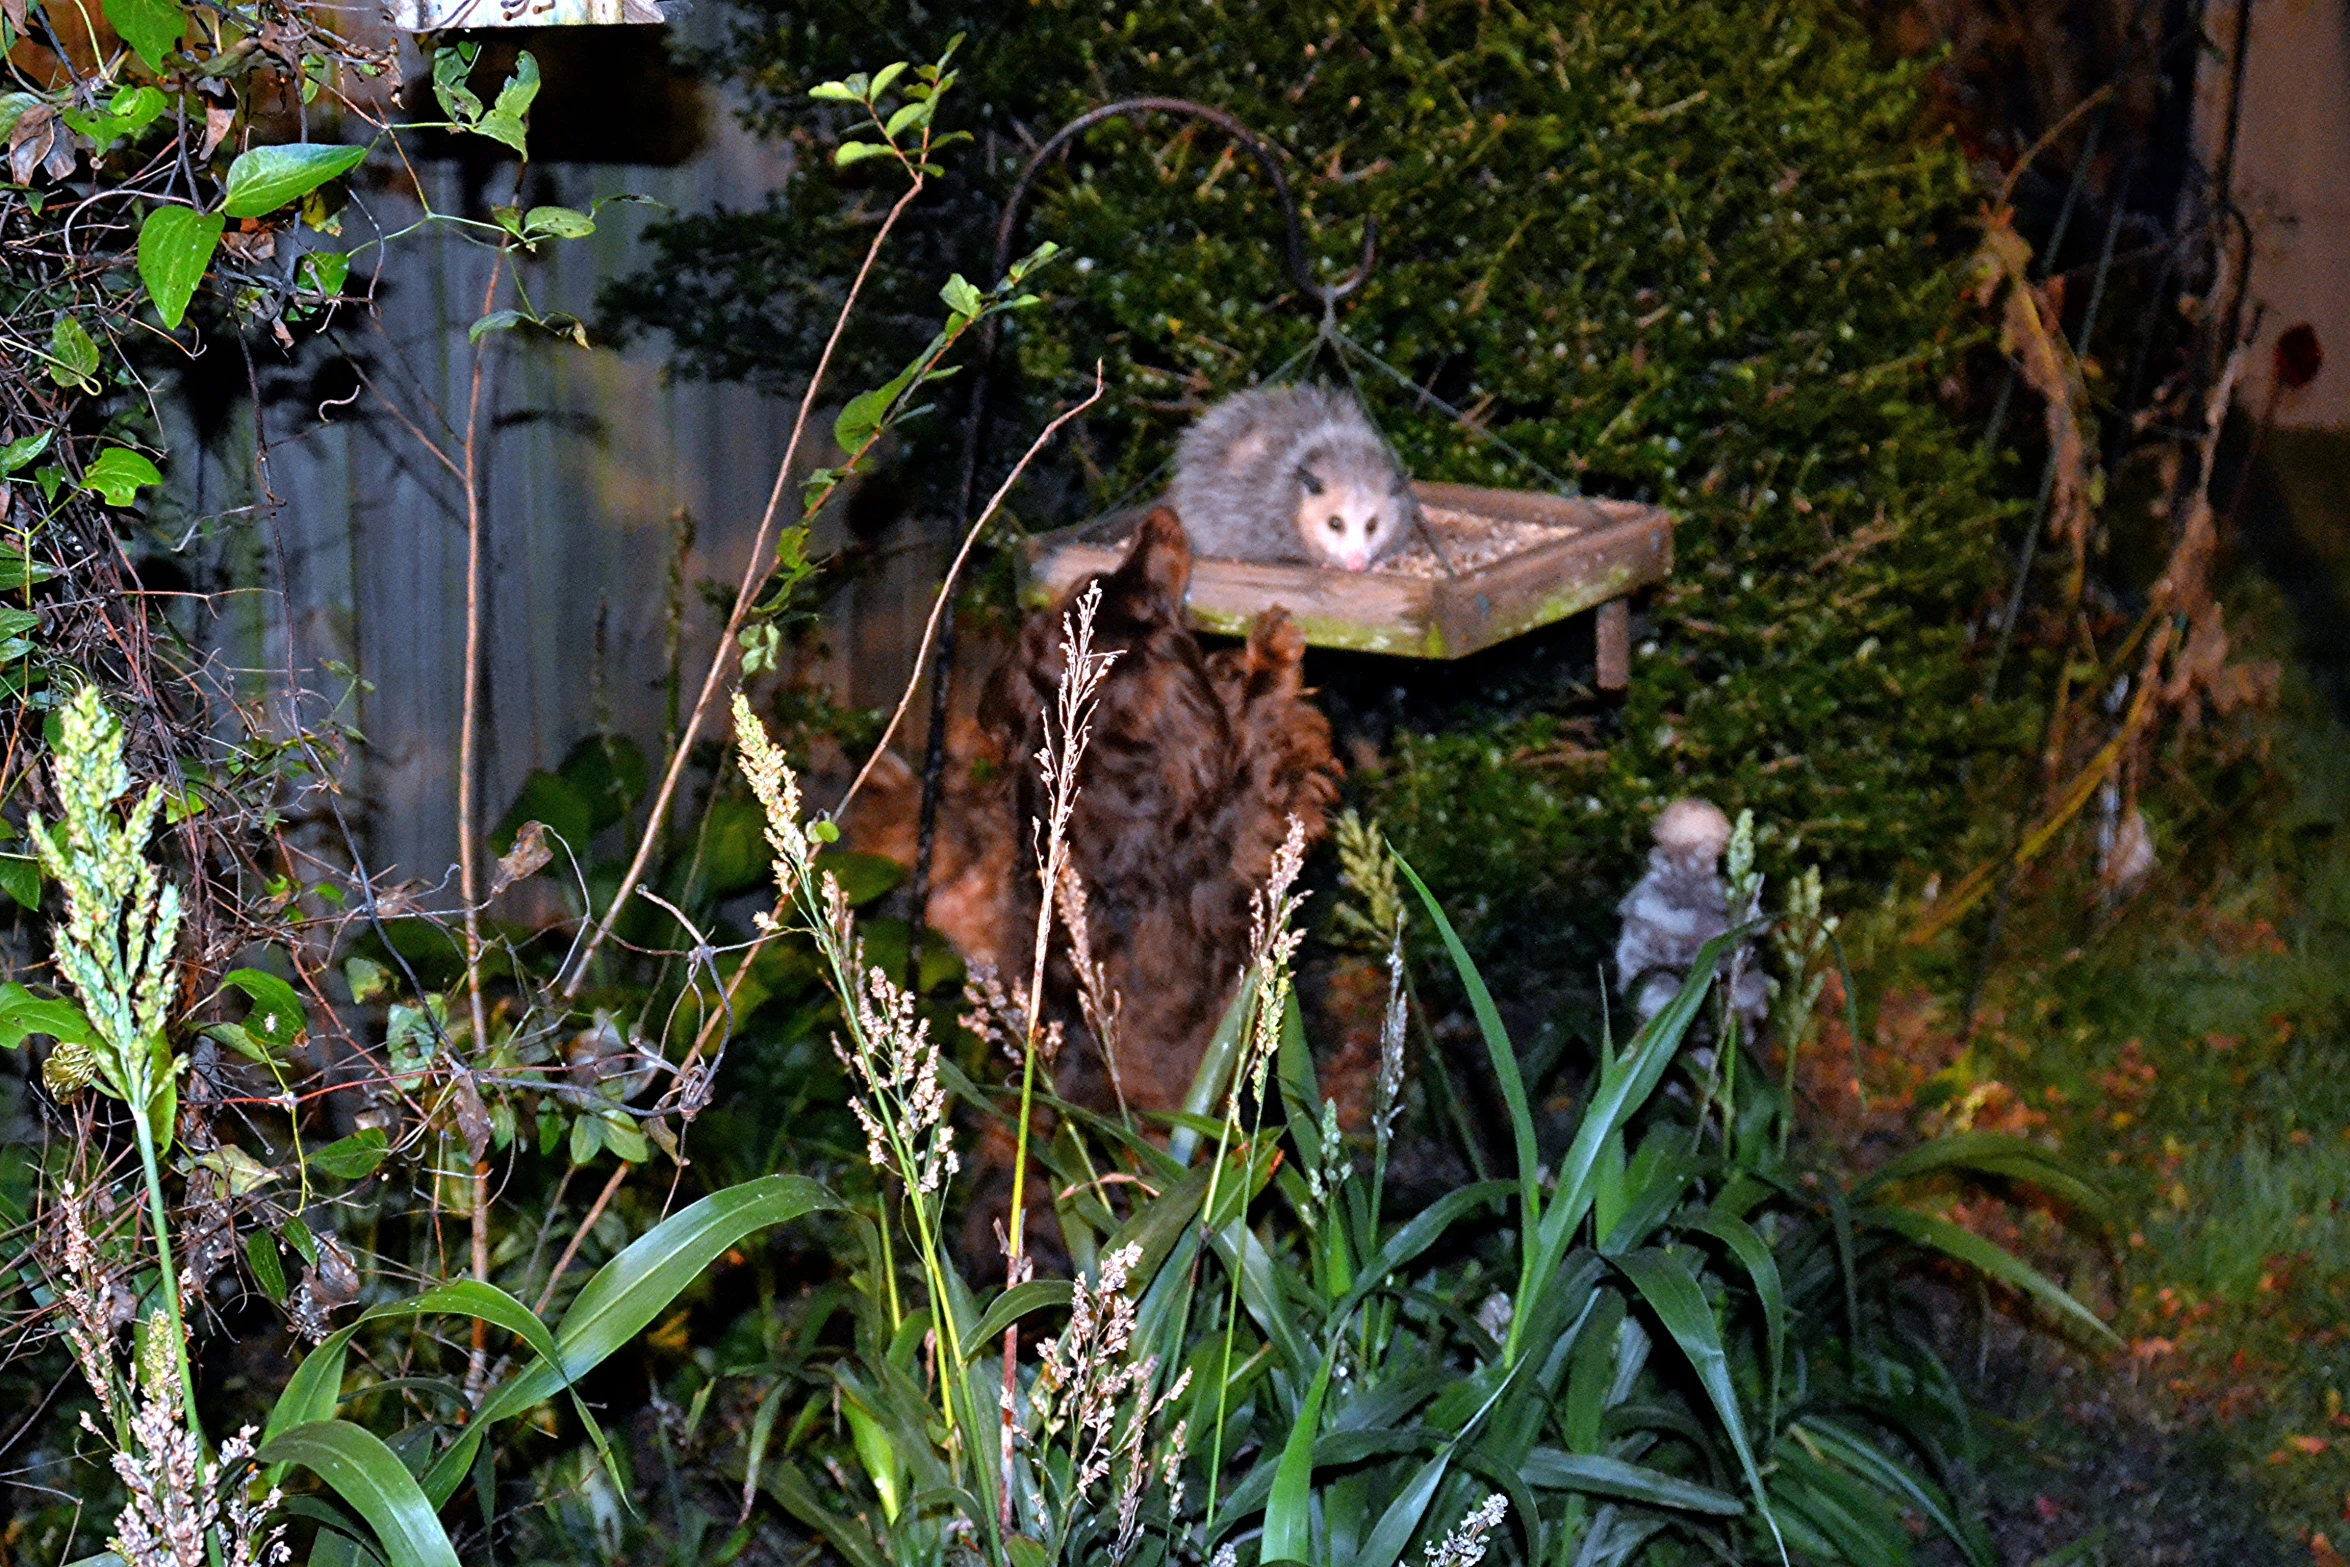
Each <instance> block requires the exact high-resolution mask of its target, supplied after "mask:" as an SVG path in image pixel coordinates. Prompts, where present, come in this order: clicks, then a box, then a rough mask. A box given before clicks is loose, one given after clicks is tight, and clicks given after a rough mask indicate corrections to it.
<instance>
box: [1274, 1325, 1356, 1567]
mask: <svg viewBox="0 0 2350 1567" xmlns="http://www.w3.org/2000/svg"><path fill="white" fill-rule="evenodd" d="M1337 1360H1338V1340H1337V1339H1336V1338H1335V1337H1333V1338H1332V1339H1331V1341H1330V1349H1329V1352H1328V1353H1326V1354H1324V1355H1323V1357H1322V1366H1321V1369H1320V1370H1318V1371H1316V1372H1315V1373H1314V1381H1313V1385H1312V1386H1311V1387H1309V1388H1308V1389H1307V1390H1306V1399H1305V1404H1304V1405H1303V1407H1301V1408H1300V1409H1299V1410H1298V1413H1297V1423H1296V1424H1295V1425H1293V1426H1291V1427H1290V1428H1289V1440H1288V1441H1286V1442H1284V1443H1283V1444H1282V1446H1281V1466H1280V1467H1279V1468H1278V1469H1276V1470H1275V1471H1274V1472H1273V1491H1272V1494H1271V1495H1269V1496H1268V1497H1266V1498H1265V1537H1264V1540H1263V1542H1262V1543H1261V1544H1260V1545H1259V1546H1258V1550H1257V1560H1258V1562H1259V1563H1261V1564H1264V1567H1270V1564H1271V1563H1274V1562H1304V1561H1310V1560H1311V1559H1312V1552H1313V1542H1314V1531H1313V1517H1312V1507H1313V1500H1314V1438H1315V1436H1316V1435H1318V1434H1319V1433H1320V1431H1321V1428H1322V1400H1323V1398H1324V1397H1326V1396H1327V1395H1328V1394H1329V1392H1330V1368H1331V1367H1332V1366H1333V1365H1334V1364H1335V1363H1336V1362H1337Z"/></svg>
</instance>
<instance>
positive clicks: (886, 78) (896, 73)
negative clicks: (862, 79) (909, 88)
mask: <svg viewBox="0 0 2350 1567" xmlns="http://www.w3.org/2000/svg"><path fill="white" fill-rule="evenodd" d="M905 74H906V62H905V61H903V60H892V61H891V62H890V63H889V64H887V65H885V66H883V67H882V68H881V69H880V70H878V71H875V72H874V73H873V81H872V84H871V85H870V86H868V87H867V88H866V89H865V96H866V97H868V98H878V97H880V96H881V95H882V94H883V93H885V92H888V91H889V87H890V83H892V82H894V81H896V80H897V79H898V78H899V77H901V76H903V75H905Z"/></svg>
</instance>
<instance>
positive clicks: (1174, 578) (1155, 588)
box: [1117, 506, 1191, 619]
mask: <svg viewBox="0 0 2350 1567" xmlns="http://www.w3.org/2000/svg"><path fill="white" fill-rule="evenodd" d="M1117 575H1118V576H1119V577H1121V578H1124V579H1126V580H1127V581H1130V582H1136V583H1139V584H1140V585H1141V586H1142V587H1143V588H1144V590H1145V591H1147V592H1149V593H1151V594H1152V595H1154V596H1155V597H1157V598H1158V599H1159V600H1160V605H1161V613H1162V614H1163V615H1165V616H1167V617H1169V618H1174V619H1180V618H1181V616H1182V613H1183V595H1184V592H1185V591H1186V590H1187V589H1188V588H1190V586H1191V535H1190V534H1188V533H1186V532H1185V531H1184V529H1183V519H1182V518H1180V517H1178V516H1176V515H1175V511H1174V508H1173V507H1170V506H1154V507H1152V508H1151V514H1150V515H1149V516H1147V517H1145V518H1143V519H1142V526H1141V527H1140V528H1137V529H1136V530H1135V532H1134V542H1133V544H1131V545H1130V546H1128V548H1127V551H1126V559H1125V560H1124V561H1122V562H1121V563H1120V564H1119V566H1118V571H1117Z"/></svg>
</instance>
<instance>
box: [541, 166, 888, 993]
mask: <svg viewBox="0 0 2350 1567" xmlns="http://www.w3.org/2000/svg"><path fill="white" fill-rule="evenodd" d="M925 183H926V180H925V176H924V175H923V174H922V172H921V169H920V167H919V165H918V164H917V165H916V166H915V172H914V176H913V179H912V181H911V182H910V183H909V184H908V185H907V186H906V189H905V192H904V194H902V195H900V196H899V197H898V199H897V201H896V203H895V204H893V205H892V206H891V207H890V209H889V215H888V216H887V217H885V218H883V219H882V220H881V227H880V228H878V229H876V230H874V233H873V242H872V243H871V244H869V245H867V246H866V247H865V259H864V260H863V261H861V262H859V263H858V264H857V275H856V277H855V278H854V279H853V280H852V281H851V282H850V284H849V291H848V296H847V297H846V298H844V299H843V300H842V301H841V306H840V314H839V315H838V316H836V317H835V318H834V319H833V323H832V334H831V336H829V337H827V338H826V339H825V341H824V352H823V353H822V354H820V355H818V356H817V359H816V368H815V370H814V371H812V372H811V373H810V374H809V376H808V388H807V390H806V391H805V392H803V393H802V394H801V395H800V408H799V412H798V414H797V415H796V416H794V418H793V419H792V427H791V439H790V440H788V441H787V442H785V443H784V449H783V461H782V462H781V463H779V464H777V465H776V469H775V483H774V485H773V486H772V487H771V488H770V489H769V490H768V492H767V509H766V511H765V512H764V513H762V514H761V515H760V518H759V531H758V534H757V536H756V537H755V538H753V539H752V541H751V558H750V560H749V562H748V563H747V564H745V565H744V567H743V580H742V585H741V586H740V587H739V588H737V589H736V590H735V595H734V608H733V609H732V610H730V611H729V612H728V613H727V616H726V625H725V628H724V629H723V630H721V631H720V632H719V635H718V646H717V648H716V649H715V650H714V651H713V652H712V653H711V654H710V667H709V669H708V670H707V671H706V672H705V673H704V674H703V676H702V689H701V691H700V692H699V693H698V694H697V695H696V696H695V697H694V706H693V711H692V712H691V713H690V714H689V715H688V716H687V718H686V721H685V728H684V730H683V731H682V732H681V733H680V734H679V735H678V737H677V747H676V749H675V750H674V751H672V752H671V753H670V755H669V765H668V767H666V768H665V769H663V771H662V774H661V787H660V788H659V789H658V790H657V791H655V793H654V795H653V807H652V810H651V812H650V813H649V814H648V815H647V816H646V818H645V828H644V832H643V834H642V835H641V836H640V837H639V838H638V839H637V846H636V853H635V854H633V855H632V856H630V858H629V862H628V869H627V871H626V872H624V873H623V874H622V876H621V878H620V885H619V886H618V887H617V888H615V889H614V890H613V893H612V901H611V902H610V903H609V904H608V905H607V906H606V907H605V910H604V917H603V919H601V920H599V921H598V922H597V924H596V927H595V929H594V930H593V931H591V932H590V933H589V935H588V939H587V940H586V941H585V942H583V943H581V944H580V948H579V951H578V952H577V953H576V954H574V956H573V957H572V960H571V973H570V975H569V977H568V978H566V979H565V980H564V982H563V986H562V992H561V994H562V998H563V999H564V1000H565V1001H569V1000H571V999H572V998H573V997H575V996H577V995H578V994H579V991H580V987H581V986H583V985H585V984H586V983H587V976H588V968H589V965H590V964H591V963H593V962H594V960H595V956H596V950H597V949H598V948H599V947H601V946H602V945H603V944H604V941H605V939H606V938H607V937H609V936H610V935H611V934H612V926H613V924H614V923H615V922H616V921H617V920H618V919H619V918H620V911H621V910H622V909H624V908H626V907H627V906H628V895H629V894H630V893H631V892H633V891H635V890H636V884H637V882H638V880H639V879H641V878H642V877H643V875H644V873H645V866H646V865H647V864H648V863H649V862H650V861H651V859H652V857H653V850H654V848H655V847H656V846H658V845H659V843H660V841H661V824H662V823H663V822H664V821H665V820H666V819H667V818H668V815H669V802H670V801H671V799H673V798H674V797H675V796H676V793H677V784H678V780H679V779H680V778H681V777H683V776H684V774H685V766H686V760H687V758H688V757H690V756H691V755H692V754H693V748H694V741H695V739H696V738H697V737H698V736H699V735H700V734H701V732H702V722H703V720H704V719H706V718H707V717H709V714H710V704H711V703H712V702H713V701H715V700H716V698H717V695H718V688H719V686H720V685H721V684H723V683H724V681H725V678H726V671H727V668H728V667H729V665H731V664H732V662H733V660H734V649H735V639H736V638H737V637H738V636H739V635H740V634H741V632H742V628H743V623H744V621H746V620H747V619H749V618H750V613H751V606H752V605H754V604H756V603H757V602H758V599H759V590H760V588H761V587H763V586H764V585H765V583H766V581H767V578H768V576H769V574H770V573H771V572H772V571H773V569H774V568H773V565H772V563H771V561H770V559H769V557H770V556H771V555H772V554H773V553H774V549H775V531H776V518H777V516H778V515H779V514H780V512H781V510H782V507H783V494H784V490H785V489H786V488H787V487H788V486H789V485H790V483H791V475H792V468H793V465H794V464H795V463H797V462H798V460H799V455H800V443H801V441H802V440H803V439H805V438H806V436H807V433H808V419H809V416H810V415H811V414H812V413H814V411H815V408H816V397H817V394H818V393H819V392H820V391H822V390H823V387H824V376H825V372H826V371H827V370H829V369H830V368H831V367H832V356H833V353H834V351H835V350H836V349H838V348H839V346H840V340H841V336H842V334H843V333H845V332H846V331H847V330H848V325H849V318H850V316H851V315H853V314H854V313H855V311H856V308H857V300H858V298H859V297H860V296H861V295H862V294H863V293H864V291H865V283H866V281H867V279H869V278H870V277H871V276H872V275H873V267H874V264H875V263H876V262H877V261H879V260H880V258H881V249H882V247H883V246H884V245H885V244H887V243H888V242H889V237H890V234H891V233H892V232H893V231H894V230H895V229H896V228H897V225H898V220H899V219H900V218H901V217H903V216H904V215H905V212H906V209H907V208H908V207H910V206H912V205H913V203H914V199H915V198H916V197H917V196H919V195H921V194H922V190H923V186H924V184H925Z"/></svg>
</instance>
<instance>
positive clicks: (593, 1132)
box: [571, 1115, 604, 1164]
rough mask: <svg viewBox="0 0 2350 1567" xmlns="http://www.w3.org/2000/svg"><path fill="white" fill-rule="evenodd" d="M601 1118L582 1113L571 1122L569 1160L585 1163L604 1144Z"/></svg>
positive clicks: (575, 1162) (574, 1162)
mask: <svg viewBox="0 0 2350 1567" xmlns="http://www.w3.org/2000/svg"><path fill="white" fill-rule="evenodd" d="M603 1125H604V1123H603V1120H602V1119H601V1118H600V1117H598V1116H592V1115H583V1116H580V1117H579V1118H578V1119H576V1120H574V1121H573V1122H572V1123H571V1162H572V1163H573V1164H585V1163H587V1162H588V1161H589V1160H590V1159H593V1158H594V1157H595V1156H596V1154H597V1151H598V1150H600V1149H601V1148H602V1147H603V1146H604V1134H603Z"/></svg>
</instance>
